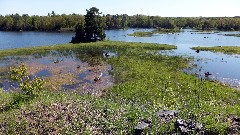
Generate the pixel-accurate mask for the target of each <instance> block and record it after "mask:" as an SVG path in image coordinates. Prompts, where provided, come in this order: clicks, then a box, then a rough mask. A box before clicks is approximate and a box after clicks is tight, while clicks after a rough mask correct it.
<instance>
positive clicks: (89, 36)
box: [71, 7, 106, 43]
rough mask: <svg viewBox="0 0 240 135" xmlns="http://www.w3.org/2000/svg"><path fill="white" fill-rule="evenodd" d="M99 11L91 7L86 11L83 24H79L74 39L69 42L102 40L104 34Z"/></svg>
mask: <svg viewBox="0 0 240 135" xmlns="http://www.w3.org/2000/svg"><path fill="white" fill-rule="evenodd" d="M100 14H101V13H99V9H97V8H96V7H92V8H90V9H89V10H87V14H86V15H85V24H83V23H79V24H78V25H77V26H76V28H75V31H76V34H75V37H73V38H72V41H71V42H73V43H74V42H92V41H97V40H104V39H105V37H106V34H105V32H104V29H103V19H102V16H100Z"/></svg>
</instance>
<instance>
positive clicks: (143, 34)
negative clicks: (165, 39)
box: [128, 28, 181, 37]
mask: <svg viewBox="0 0 240 135" xmlns="http://www.w3.org/2000/svg"><path fill="white" fill-rule="evenodd" d="M179 32H181V30H180V29H178V28H174V29H163V28H158V29H156V30H153V31H150V32H143V31H136V32H134V33H132V34H128V36H134V37H151V36H152V35H153V34H174V33H179Z"/></svg>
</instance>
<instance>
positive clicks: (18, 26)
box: [0, 11, 240, 31]
mask: <svg viewBox="0 0 240 135" xmlns="http://www.w3.org/2000/svg"><path fill="white" fill-rule="evenodd" d="M102 19H103V24H102V25H103V27H104V29H106V30H109V29H126V28H164V29H173V28H179V29H180V28H191V29H197V30H222V31H238V30H240V17H161V16H146V15H139V14H137V15H133V16H129V15H127V14H121V15H118V14H117V15H110V14H107V15H102ZM84 23H85V22H84V15H80V14H69V15H66V14H61V15H60V14H56V13H55V12H54V11H52V13H48V15H46V16H38V15H33V16H29V15H28V14H23V15H19V14H11V15H5V16H3V15H0V30H1V31H74V30H75V27H76V25H77V24H84Z"/></svg>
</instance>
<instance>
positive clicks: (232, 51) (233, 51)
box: [191, 46, 240, 54]
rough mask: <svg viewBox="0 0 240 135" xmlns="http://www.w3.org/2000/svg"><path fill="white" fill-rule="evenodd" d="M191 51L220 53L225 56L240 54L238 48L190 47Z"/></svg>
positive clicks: (239, 48)
mask: <svg viewBox="0 0 240 135" xmlns="http://www.w3.org/2000/svg"><path fill="white" fill-rule="evenodd" d="M191 49H193V50H201V51H212V52H222V53H225V54H240V47H239V46H214V47H200V46H198V47H192V48H191Z"/></svg>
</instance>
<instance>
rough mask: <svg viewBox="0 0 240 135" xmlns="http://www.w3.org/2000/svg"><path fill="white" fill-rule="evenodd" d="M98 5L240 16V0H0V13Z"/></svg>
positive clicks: (119, 10)
mask: <svg viewBox="0 0 240 135" xmlns="http://www.w3.org/2000/svg"><path fill="white" fill-rule="evenodd" d="M91 7H97V8H98V9H99V10H100V12H102V13H103V14H112V15H113V14H128V15H135V14H143V15H150V16H162V17H199V16H203V17H224V16H227V17H232V16H240V0H0V15H7V14H15V13H18V14H20V15H22V14H29V15H41V16H42V15H47V14H48V13H51V12H52V11H54V12H55V13H56V14H63V13H64V14H73V13H75V14H82V15H84V14H86V9H89V8H91Z"/></svg>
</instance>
